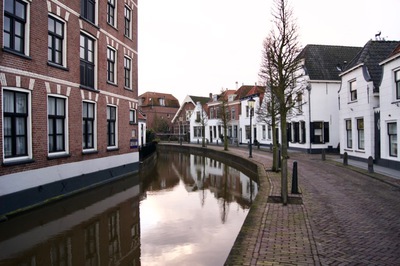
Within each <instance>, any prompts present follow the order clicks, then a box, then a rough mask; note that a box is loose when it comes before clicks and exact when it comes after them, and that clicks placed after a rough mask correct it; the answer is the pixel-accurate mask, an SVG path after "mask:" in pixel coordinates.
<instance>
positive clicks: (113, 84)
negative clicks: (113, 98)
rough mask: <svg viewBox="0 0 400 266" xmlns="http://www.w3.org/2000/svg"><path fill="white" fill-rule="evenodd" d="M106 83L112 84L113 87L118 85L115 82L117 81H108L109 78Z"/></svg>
mask: <svg viewBox="0 0 400 266" xmlns="http://www.w3.org/2000/svg"><path fill="white" fill-rule="evenodd" d="M107 84H108V85H111V86H114V87H118V84H117V83H114V82H112V81H109V80H107Z"/></svg>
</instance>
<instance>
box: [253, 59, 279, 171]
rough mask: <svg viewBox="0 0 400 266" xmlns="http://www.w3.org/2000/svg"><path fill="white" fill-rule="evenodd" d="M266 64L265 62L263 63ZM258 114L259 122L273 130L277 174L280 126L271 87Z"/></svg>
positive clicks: (268, 88) (262, 69) (273, 166)
mask: <svg viewBox="0 0 400 266" xmlns="http://www.w3.org/2000/svg"><path fill="white" fill-rule="evenodd" d="M263 63H264V62H263ZM264 70H268V68H265V67H264V66H263V65H262V66H261V73H260V76H261V74H262V73H263V71H264ZM262 79H263V80H267V78H266V77H262ZM256 114H257V121H258V122H261V123H265V124H267V125H268V126H270V128H271V135H272V171H274V172H277V171H279V166H278V160H279V156H278V150H279V147H278V139H277V135H276V134H275V129H276V127H277V125H278V116H279V110H278V108H277V104H276V98H275V96H274V95H273V94H272V93H271V89H270V85H267V86H265V91H264V98H263V102H262V103H261V105H260V107H259V108H257V110H256Z"/></svg>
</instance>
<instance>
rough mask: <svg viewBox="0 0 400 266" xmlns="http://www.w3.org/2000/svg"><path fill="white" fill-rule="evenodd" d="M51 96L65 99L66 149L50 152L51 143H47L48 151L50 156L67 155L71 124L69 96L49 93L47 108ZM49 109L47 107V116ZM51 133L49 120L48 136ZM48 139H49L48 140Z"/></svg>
mask: <svg viewBox="0 0 400 266" xmlns="http://www.w3.org/2000/svg"><path fill="white" fill-rule="evenodd" d="M49 97H53V98H62V99H64V100H65V106H64V108H65V120H64V138H65V139H64V145H65V149H64V151H60V152H50V151H49V150H48V148H49V144H48V143H47V152H48V156H49V157H57V156H62V155H67V154H69V130H68V128H69V127H68V125H69V115H68V97H65V96H62V95H58V94H48V95H47V108H48V101H49ZM48 113H49V110H48V109H47V116H48ZM48 134H49V124H48V121H47V136H48ZM47 139H48V137H47ZM47 141H48V140H47Z"/></svg>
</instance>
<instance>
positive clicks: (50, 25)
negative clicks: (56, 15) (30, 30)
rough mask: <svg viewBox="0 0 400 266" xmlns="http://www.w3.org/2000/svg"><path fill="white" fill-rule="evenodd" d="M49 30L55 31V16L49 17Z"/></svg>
mask: <svg viewBox="0 0 400 266" xmlns="http://www.w3.org/2000/svg"><path fill="white" fill-rule="evenodd" d="M48 30H49V31H50V32H54V19H53V18H49V19H48Z"/></svg>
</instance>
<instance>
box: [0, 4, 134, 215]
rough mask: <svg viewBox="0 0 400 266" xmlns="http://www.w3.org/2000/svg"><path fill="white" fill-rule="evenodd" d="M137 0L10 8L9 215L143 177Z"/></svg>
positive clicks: (1, 71) (4, 56)
mask: <svg viewBox="0 0 400 266" xmlns="http://www.w3.org/2000/svg"><path fill="white" fill-rule="evenodd" d="M136 2H137V1H91V0H90V1H89V0H69V1H56V0H48V1H31V0H3V1H2V4H1V5H0V14H1V16H2V18H1V19H0V21H1V23H0V24H1V26H2V31H1V33H0V41H1V44H2V47H1V49H0V62H1V64H0V95H1V96H0V97H1V101H2V104H1V106H2V108H1V116H0V125H1V129H0V138H1V139H0V146H1V147H0V160H1V166H0V187H1V190H0V202H1V203H0V215H1V214H5V213H8V212H10V211H14V210H17V209H21V208H25V207H27V206H31V205H33V204H37V203H39V202H44V201H46V200H48V199H50V198H53V197H57V196H59V195H60V194H66V193H70V192H71V191H75V190H77V189H81V188H82V187H86V186H89V185H93V184H95V183H100V182H104V181H105V180H109V179H112V178H115V177H117V176H120V175H122V174H127V173H129V172H135V171H138V169H139V154H138V150H137V146H138V127H137V122H136V111H137V107H138V99H137V93H138V88H137V68H138V64H137V60H138V59H137V38H138V36H137V14H138V8H137V3H136ZM45 40H48V41H45Z"/></svg>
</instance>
